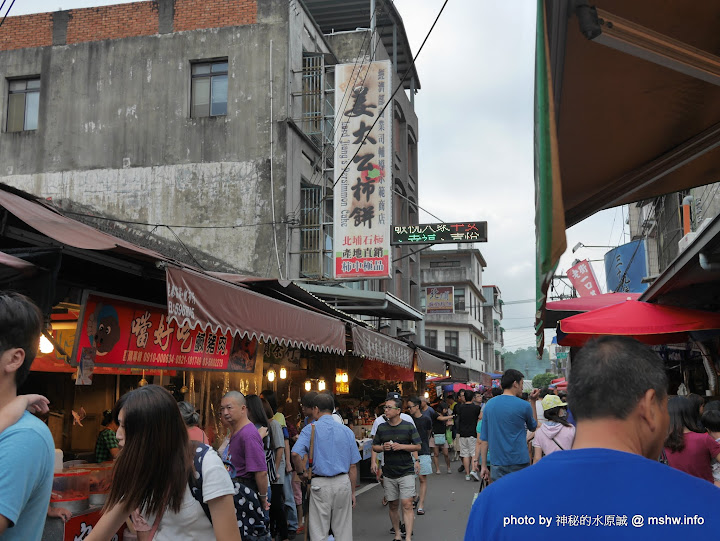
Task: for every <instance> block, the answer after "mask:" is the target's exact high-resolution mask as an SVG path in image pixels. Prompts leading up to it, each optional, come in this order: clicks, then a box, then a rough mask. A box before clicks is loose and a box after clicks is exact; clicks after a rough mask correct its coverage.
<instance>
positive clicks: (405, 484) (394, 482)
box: [383, 475, 415, 502]
mask: <svg viewBox="0 0 720 541" xmlns="http://www.w3.org/2000/svg"><path fill="white" fill-rule="evenodd" d="M383 488H384V489H385V499H386V500H387V501H389V502H394V501H395V500H398V499H400V500H408V499H410V498H414V497H415V475H405V476H403V477H398V478H397V479H389V478H388V477H386V478H385V481H384V482H383Z"/></svg>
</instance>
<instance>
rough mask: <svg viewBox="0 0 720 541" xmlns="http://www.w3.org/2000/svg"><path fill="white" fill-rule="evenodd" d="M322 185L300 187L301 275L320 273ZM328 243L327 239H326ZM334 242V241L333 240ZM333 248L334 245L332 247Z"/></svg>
mask: <svg viewBox="0 0 720 541" xmlns="http://www.w3.org/2000/svg"><path fill="white" fill-rule="evenodd" d="M321 198H322V192H321V190H320V186H313V185H309V184H303V185H302V187H301V188H300V275H301V276H306V277H318V276H319V275H320V272H321V270H320V252H321V247H320V238H321V237H320V226H321V223H320V209H321V208H322V204H321V201H320V199H321ZM326 243H327V239H326ZM331 244H332V241H331ZM330 249H332V246H331V248H330Z"/></svg>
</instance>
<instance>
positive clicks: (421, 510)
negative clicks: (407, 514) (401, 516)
mask: <svg viewBox="0 0 720 541" xmlns="http://www.w3.org/2000/svg"><path fill="white" fill-rule="evenodd" d="M417 514H418V515H424V514H425V509H423V508H422V507H418V510H417Z"/></svg>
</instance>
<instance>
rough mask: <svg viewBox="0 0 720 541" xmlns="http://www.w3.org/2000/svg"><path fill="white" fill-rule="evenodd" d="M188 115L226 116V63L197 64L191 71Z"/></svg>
mask: <svg viewBox="0 0 720 541" xmlns="http://www.w3.org/2000/svg"><path fill="white" fill-rule="evenodd" d="M191 81H192V88H191V89H190V115H191V116H192V117H193V118H200V117H208V116H223V115H227V101H228V61H227V59H225V60H218V61H216V62H197V63H194V64H193V65H192V69H191Z"/></svg>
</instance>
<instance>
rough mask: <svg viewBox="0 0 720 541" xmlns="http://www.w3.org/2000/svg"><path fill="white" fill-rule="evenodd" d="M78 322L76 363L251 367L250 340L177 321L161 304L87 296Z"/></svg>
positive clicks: (244, 369) (250, 369)
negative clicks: (170, 318)
mask: <svg viewBox="0 0 720 541" xmlns="http://www.w3.org/2000/svg"><path fill="white" fill-rule="evenodd" d="M80 321H81V325H80V328H79V339H77V340H76V344H77V345H76V347H75V352H74V353H73V359H75V362H76V363H78V364H80V366H81V367H83V366H89V365H90V363H91V362H92V363H94V365H95V366H112V367H118V366H124V367H146V368H162V369H182V370H189V369H197V370H222V371H236V372H253V371H254V370H255V361H256V357H257V350H258V347H257V340H256V339H251V338H240V337H239V336H238V337H236V340H235V341H233V339H232V335H230V334H229V333H225V332H222V331H218V332H212V331H210V330H207V331H206V330H203V329H201V328H199V327H198V328H197V329H191V328H190V327H188V326H187V325H178V324H177V323H175V322H170V321H168V319H167V311H166V309H165V308H164V307H162V306H158V305H154V304H147V303H142V302H139V301H134V300H131V299H121V298H115V297H106V296H100V295H95V294H89V295H88V296H87V300H86V302H85V303H84V310H83V314H82V317H81V320H80Z"/></svg>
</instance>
